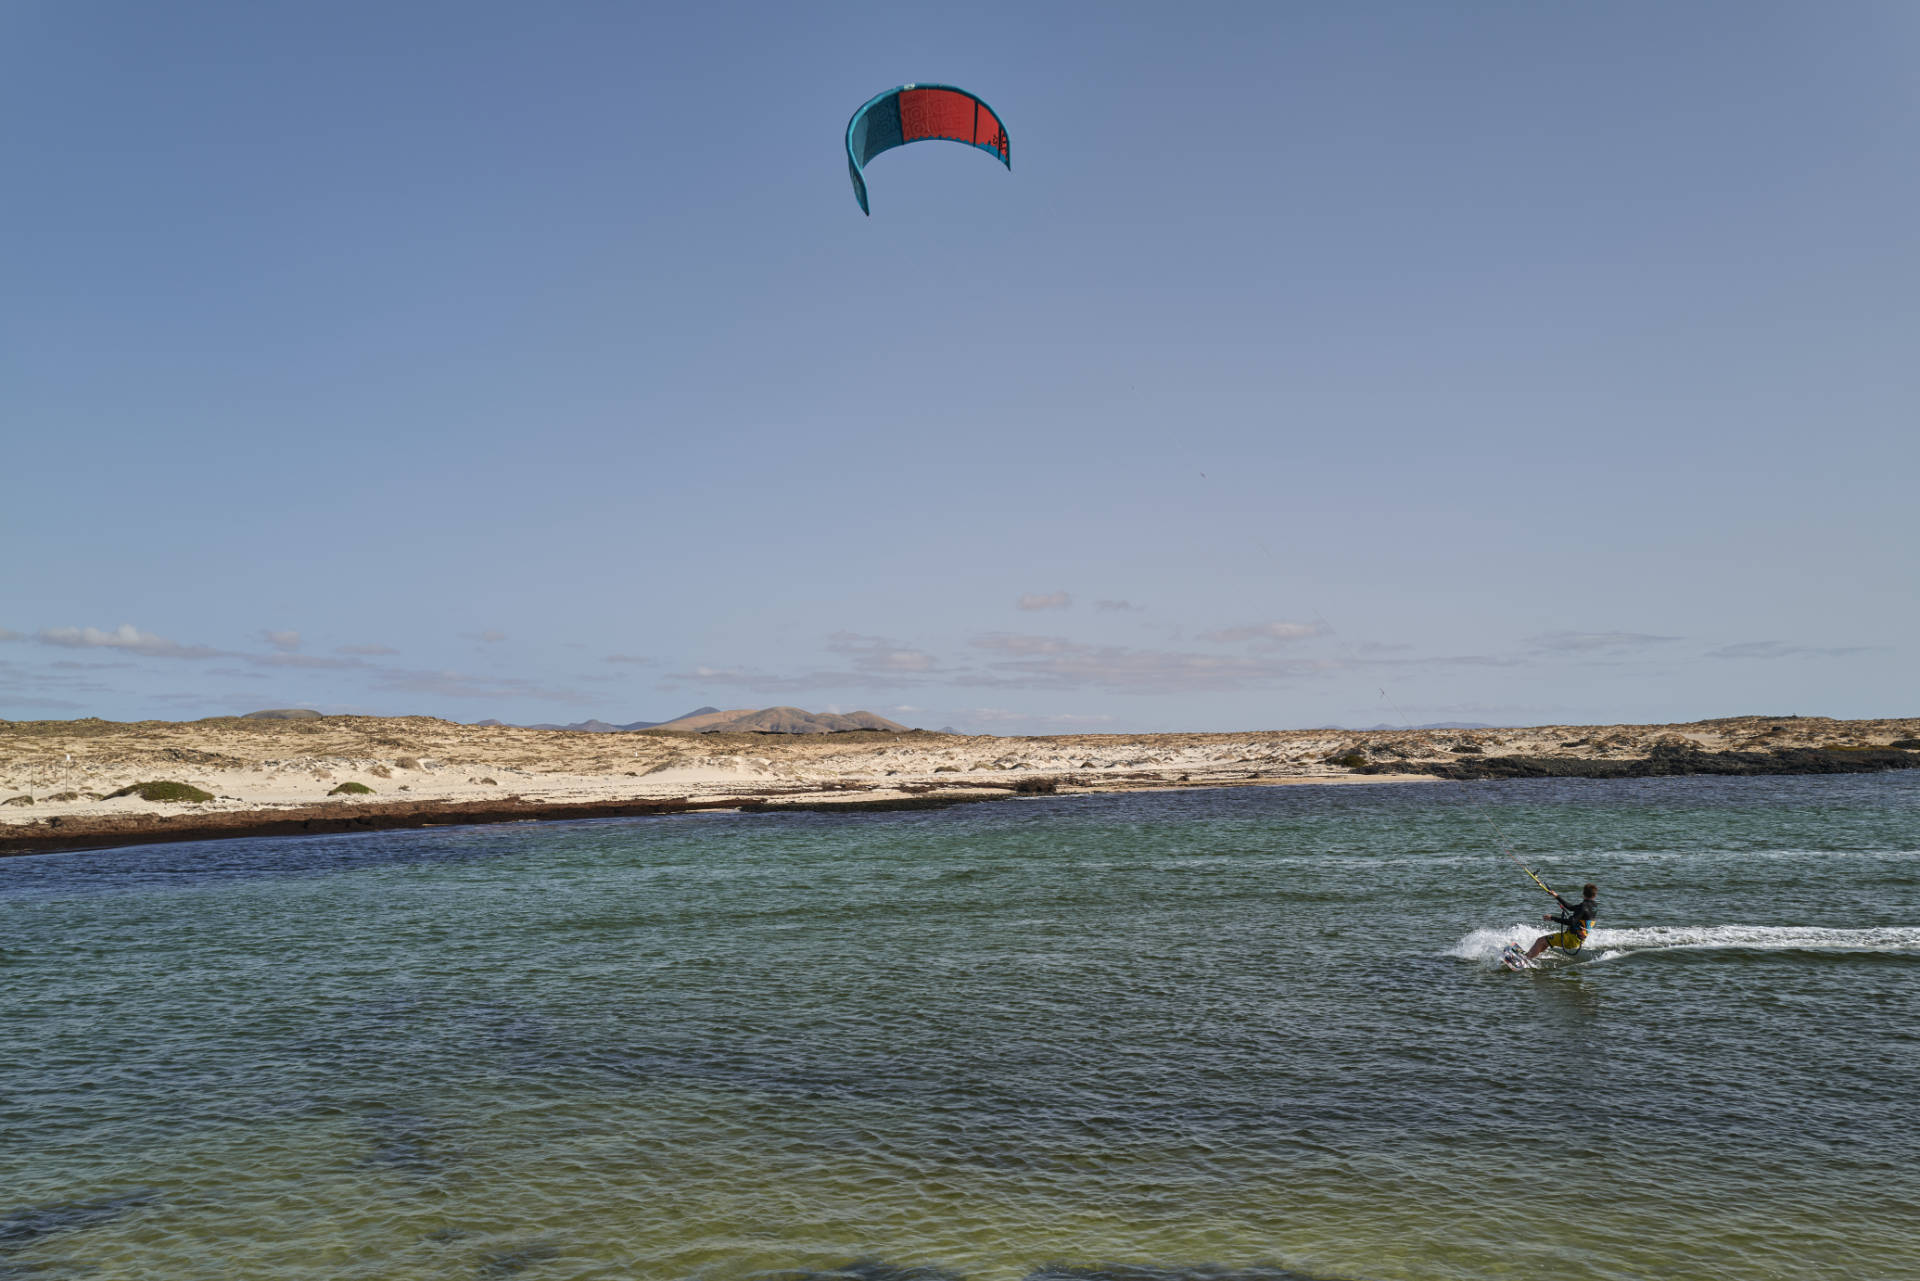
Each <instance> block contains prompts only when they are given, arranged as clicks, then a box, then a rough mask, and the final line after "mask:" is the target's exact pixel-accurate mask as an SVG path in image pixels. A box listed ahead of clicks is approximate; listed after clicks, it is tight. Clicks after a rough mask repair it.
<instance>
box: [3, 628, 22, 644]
mask: <svg viewBox="0 0 1920 1281" xmlns="http://www.w3.org/2000/svg"><path fill="white" fill-rule="evenodd" d="M25 639H26V637H24V636H22V635H21V634H20V633H19V632H11V631H8V630H7V629H6V628H4V627H0V641H13V640H25Z"/></svg>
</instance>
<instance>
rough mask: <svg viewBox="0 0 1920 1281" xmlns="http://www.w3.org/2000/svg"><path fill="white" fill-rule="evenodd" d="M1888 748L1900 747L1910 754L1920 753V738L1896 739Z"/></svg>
mask: <svg viewBox="0 0 1920 1281" xmlns="http://www.w3.org/2000/svg"><path fill="white" fill-rule="evenodd" d="M1887 746H1888V747H1898V748H1900V749H1902V750H1904V751H1909V752H1920V738H1896V739H1894V740H1893V741H1892V742H1891V743H1888V744H1887Z"/></svg>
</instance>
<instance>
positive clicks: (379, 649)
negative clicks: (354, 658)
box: [333, 645, 400, 658]
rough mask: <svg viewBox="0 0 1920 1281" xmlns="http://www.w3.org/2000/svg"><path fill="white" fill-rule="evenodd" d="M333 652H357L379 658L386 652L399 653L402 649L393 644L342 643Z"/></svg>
mask: <svg viewBox="0 0 1920 1281" xmlns="http://www.w3.org/2000/svg"><path fill="white" fill-rule="evenodd" d="M333 652H334V653H336V654H357V655H362V656H364V657H367V658H378V657H380V656H381V655H384V654H398V653H399V652H400V651H399V650H397V649H395V648H394V647H393V646H391V645H341V646H339V647H337V648H336V649H335V650H334V651H333Z"/></svg>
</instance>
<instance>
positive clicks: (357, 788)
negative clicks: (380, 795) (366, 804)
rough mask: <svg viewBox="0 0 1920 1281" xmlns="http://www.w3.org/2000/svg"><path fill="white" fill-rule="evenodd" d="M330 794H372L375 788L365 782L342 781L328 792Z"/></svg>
mask: <svg viewBox="0 0 1920 1281" xmlns="http://www.w3.org/2000/svg"><path fill="white" fill-rule="evenodd" d="M327 795H328V796H372V795H373V789H372V788H371V787H368V786H367V785H366V784H365V783H342V784H340V786H338V787H336V788H334V789H333V790H332V791H331V792H328V793H327Z"/></svg>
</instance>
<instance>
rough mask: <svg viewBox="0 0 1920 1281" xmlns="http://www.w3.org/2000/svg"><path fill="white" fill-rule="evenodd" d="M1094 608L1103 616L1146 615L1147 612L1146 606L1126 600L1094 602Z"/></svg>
mask: <svg viewBox="0 0 1920 1281" xmlns="http://www.w3.org/2000/svg"><path fill="white" fill-rule="evenodd" d="M1093 607H1094V608H1095V609H1097V610H1099V611H1100V612H1101V613H1103V614H1125V613H1132V614H1144V613H1145V612H1146V610H1147V607H1146V606H1145V605H1136V604H1134V603H1133V602H1132V601H1126V600H1097V601H1095V602H1093Z"/></svg>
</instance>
